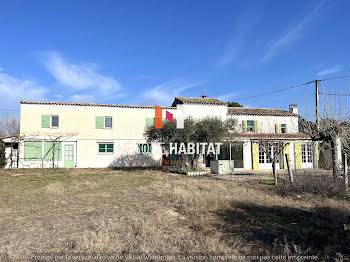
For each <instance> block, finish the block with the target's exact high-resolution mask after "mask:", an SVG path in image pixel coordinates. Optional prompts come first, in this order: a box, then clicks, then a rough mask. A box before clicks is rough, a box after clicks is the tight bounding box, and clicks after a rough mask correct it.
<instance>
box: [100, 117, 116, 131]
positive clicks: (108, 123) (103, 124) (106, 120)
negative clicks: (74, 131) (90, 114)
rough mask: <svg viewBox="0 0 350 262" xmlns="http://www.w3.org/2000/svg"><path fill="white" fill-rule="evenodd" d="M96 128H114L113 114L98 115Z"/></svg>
mask: <svg viewBox="0 0 350 262" xmlns="http://www.w3.org/2000/svg"><path fill="white" fill-rule="evenodd" d="M96 128H97V129H104V128H112V117H111V116H96Z"/></svg>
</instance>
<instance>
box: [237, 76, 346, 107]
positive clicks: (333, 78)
mask: <svg viewBox="0 0 350 262" xmlns="http://www.w3.org/2000/svg"><path fill="white" fill-rule="evenodd" d="M347 77H350V75H344V76H337V77H331V78H325V79H320V80H317V81H328V80H335V79H341V78H347ZM314 82H316V80H313V81H310V82H307V83H303V84H300V85H295V86H290V87H286V88H282V89H277V90H274V91H271V92H266V93H262V94H258V95H254V96H247V97H243V98H239V99H235V101H241V100H246V99H251V98H255V97H259V96H265V95H270V94H274V93H278V92H282V91H285V90H288V89H293V88H297V87H300V86H305V85H308V84H311V83H314Z"/></svg>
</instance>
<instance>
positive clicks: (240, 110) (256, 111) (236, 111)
mask: <svg viewBox="0 0 350 262" xmlns="http://www.w3.org/2000/svg"><path fill="white" fill-rule="evenodd" d="M227 114H228V115H245V116H298V114H294V113H289V112H288V111H284V110H282V109H275V108H257V107H228V108H227Z"/></svg>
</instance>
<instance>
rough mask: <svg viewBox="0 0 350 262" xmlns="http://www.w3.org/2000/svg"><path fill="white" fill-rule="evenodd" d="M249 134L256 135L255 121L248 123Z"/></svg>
mask: <svg viewBox="0 0 350 262" xmlns="http://www.w3.org/2000/svg"><path fill="white" fill-rule="evenodd" d="M247 132H252V133H254V121H252V120H248V121H247Z"/></svg>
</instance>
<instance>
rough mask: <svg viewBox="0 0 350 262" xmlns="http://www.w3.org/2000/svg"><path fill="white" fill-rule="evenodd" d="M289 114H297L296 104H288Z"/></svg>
mask: <svg viewBox="0 0 350 262" xmlns="http://www.w3.org/2000/svg"><path fill="white" fill-rule="evenodd" d="M289 113H293V114H299V109H298V105H296V104H290V105H289Z"/></svg>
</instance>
